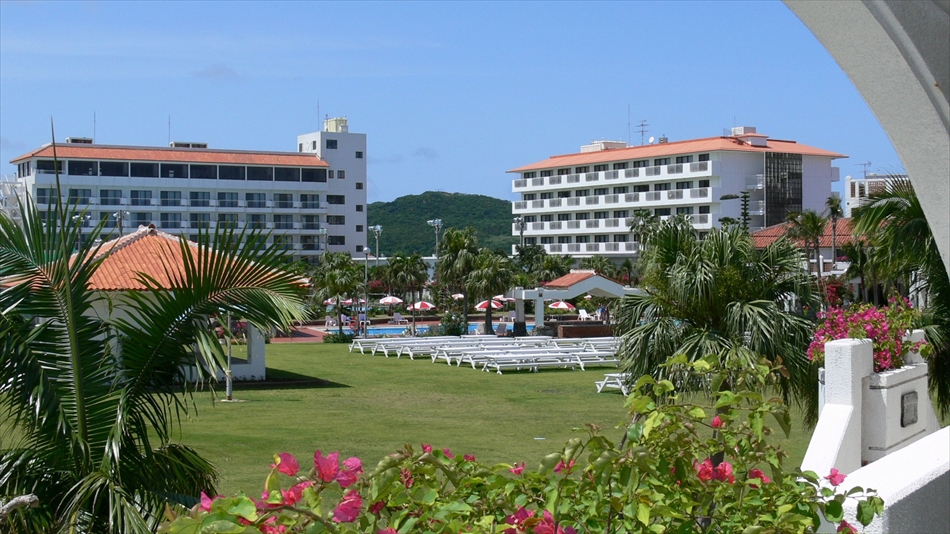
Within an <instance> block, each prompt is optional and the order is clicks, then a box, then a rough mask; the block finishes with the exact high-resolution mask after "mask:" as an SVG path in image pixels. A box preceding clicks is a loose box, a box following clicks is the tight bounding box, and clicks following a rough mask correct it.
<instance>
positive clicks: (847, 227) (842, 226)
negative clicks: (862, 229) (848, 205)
mask: <svg viewBox="0 0 950 534" xmlns="http://www.w3.org/2000/svg"><path fill="white" fill-rule="evenodd" d="M790 226H791V223H788V222H784V223H781V224H775V225H772V226H769V227H768V228H763V229H761V230H759V231H758V232H753V233H752V241H753V243H755V248H765V247H767V246H769V245H771V244H772V243H774V242H776V241H778V240H779V238H781V237H782V236H784V235H785V233H786V232H788V229H789V227H790ZM851 228H852V226H851V219H845V218H840V219H838V225H837V230H836V232H837V234H838V247H841V246H843V245H847V244H850V243H853V242H854V237H853V236H852V235H851ZM831 238H832V234H831V221H828V224H826V225H825V233H824V234H823V235H822V236H821V239H820V241H819V245H820V246H819V248H831ZM798 244H799V245H801V242H799V243H798Z"/></svg>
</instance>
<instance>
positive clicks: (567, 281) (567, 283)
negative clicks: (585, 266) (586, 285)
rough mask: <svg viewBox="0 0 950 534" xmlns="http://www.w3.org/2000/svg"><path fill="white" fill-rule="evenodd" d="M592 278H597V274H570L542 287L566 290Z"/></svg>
mask: <svg viewBox="0 0 950 534" xmlns="http://www.w3.org/2000/svg"><path fill="white" fill-rule="evenodd" d="M592 276H597V273H595V272H594V271H584V272H572V273H570V274H565V275H564V276H562V277H560V278H555V279H554V280H551V281H550V282H547V283H545V284H544V287H546V288H550V289H566V288H568V287H571V286H572V285H574V284H576V283H578V282H583V281H584V280H587V279H588V278H590V277H592Z"/></svg>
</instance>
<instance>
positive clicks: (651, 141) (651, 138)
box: [650, 135, 653, 145]
mask: <svg viewBox="0 0 950 534" xmlns="http://www.w3.org/2000/svg"><path fill="white" fill-rule="evenodd" d="M650 144H651V145H652V144H653V136H652V135H651V136H650Z"/></svg>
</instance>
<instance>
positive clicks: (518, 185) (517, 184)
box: [515, 180, 528, 189]
mask: <svg viewBox="0 0 950 534" xmlns="http://www.w3.org/2000/svg"><path fill="white" fill-rule="evenodd" d="M525 187H528V181H527V180H515V189H522V188H525Z"/></svg>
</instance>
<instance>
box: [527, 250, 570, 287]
mask: <svg viewBox="0 0 950 534" xmlns="http://www.w3.org/2000/svg"><path fill="white" fill-rule="evenodd" d="M572 263H574V259H573V258H571V257H570V256H561V255H557V254H548V255H547V256H545V257H544V259H542V260H541V267H540V268H539V269H538V272H537V273H535V275H536V277H537V280H538V282H550V281H551V280H554V279H555V278H560V277H562V276H564V275H565V274H567V273H569V272H571V264H572Z"/></svg>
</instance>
